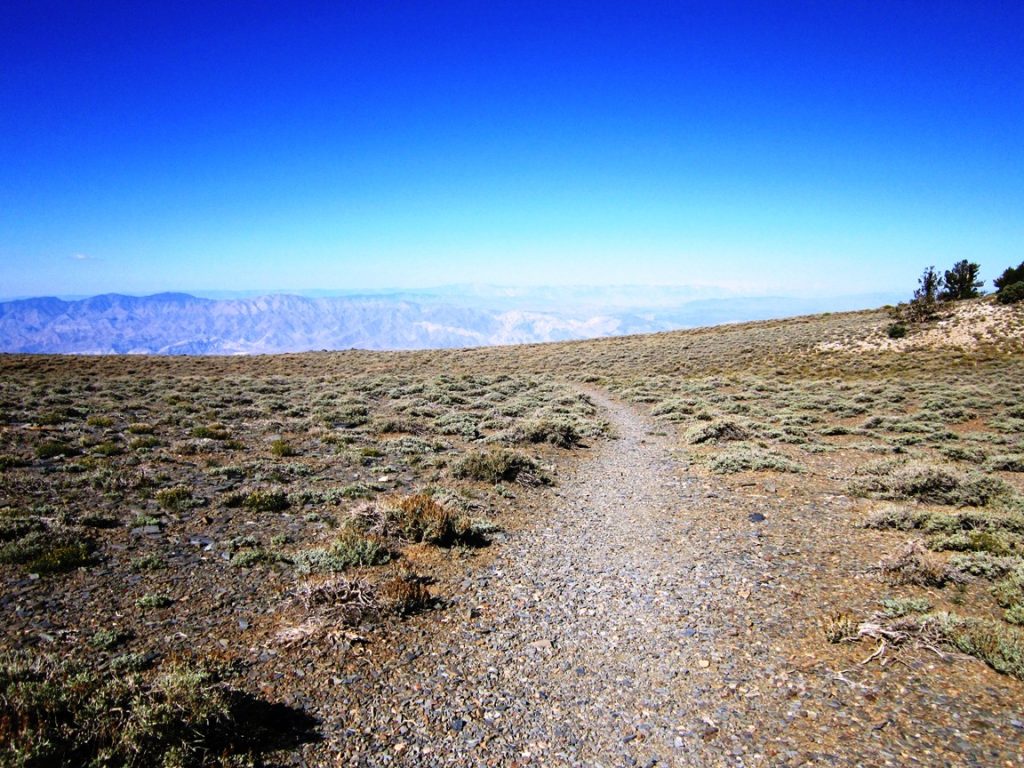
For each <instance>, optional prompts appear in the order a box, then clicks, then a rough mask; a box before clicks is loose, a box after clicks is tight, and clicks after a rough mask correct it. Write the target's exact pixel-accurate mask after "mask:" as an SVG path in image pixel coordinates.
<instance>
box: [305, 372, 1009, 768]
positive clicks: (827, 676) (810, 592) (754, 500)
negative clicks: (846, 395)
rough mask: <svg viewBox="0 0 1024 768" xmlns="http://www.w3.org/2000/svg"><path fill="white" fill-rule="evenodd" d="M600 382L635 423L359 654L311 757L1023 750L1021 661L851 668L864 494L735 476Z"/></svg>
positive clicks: (682, 757) (772, 756)
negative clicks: (789, 492) (828, 492)
mask: <svg viewBox="0 0 1024 768" xmlns="http://www.w3.org/2000/svg"><path fill="white" fill-rule="evenodd" d="M590 394H591V396H592V397H593V398H594V399H595V402H597V403H598V404H599V405H600V406H601V407H602V408H603V409H605V411H606V413H607V416H608V418H609V419H610V421H611V422H612V424H613V427H614V430H615V432H616V433H617V439H615V440H610V441H607V442H605V443H604V444H602V445H600V446H598V447H596V448H595V449H594V450H593V453H592V454H591V455H590V456H589V457H587V458H585V459H584V460H582V461H580V462H578V463H577V465H576V467H575V469H573V470H571V471H569V472H567V473H565V474H563V475H562V476H561V477H560V478H559V482H558V485H557V486H556V487H555V488H554V489H551V490H550V491H548V494H549V498H548V499H547V500H546V502H545V503H544V504H543V505H541V506H542V507H543V508H542V509H541V510H539V511H538V512H537V516H536V518H535V519H534V520H533V521H532V522H531V523H530V524H528V525H526V526H524V527H523V528H522V529H521V530H518V531H515V532H514V533H513V534H511V535H510V536H508V537H507V540H505V541H503V542H502V543H501V544H500V546H499V547H498V549H497V552H496V555H495V556H494V558H493V560H492V561H491V563H490V565H488V566H486V567H484V568H482V569H479V570H477V571H475V572H474V573H473V575H471V576H469V577H468V578H467V579H466V581H465V582H464V583H462V584H461V585H459V588H458V589H457V590H455V591H454V592H453V593H452V594H450V595H447V596H446V597H447V599H448V601H449V603H450V607H449V609H448V610H447V611H444V612H442V614H440V617H441V618H440V619H439V618H438V614H436V613H435V614H426V615H423V616H419V617H415V618H413V619H410V620H408V621H406V622H404V623H402V624H400V625H399V626H397V627H395V628H394V629H393V630H392V634H391V635H390V636H388V637H386V638H382V639H381V640H380V642H379V643H375V644H374V645H375V646H377V647H378V648H380V649H381V651H380V652H377V651H374V652H373V655H372V656H371V657H369V658H365V659H364V660H359V659H358V658H357V659H352V658H349V660H348V661H347V662H346V663H345V665H344V668H343V669H339V680H338V682H339V683H340V684H339V685H338V687H337V688H336V689H335V690H337V691H338V698H337V699H336V700H335V704H333V705H332V707H330V708H328V709H326V710H324V711H321V712H319V713H318V715H319V716H320V717H321V718H322V720H323V731H324V734H325V737H326V742H325V744H324V745H321V746H320V747H319V748H318V749H317V750H316V752H315V753H313V752H311V753H310V754H309V755H308V758H309V762H310V763H311V764H320V763H324V762H325V760H324V756H323V752H322V751H321V750H323V749H324V748H325V747H326V748H327V749H328V750H329V751H330V752H331V753H333V754H332V756H331V757H330V759H329V760H327V761H326V762H325V764H338V765H358V766H385V765H416V766H420V765H423V766H447V765H458V766H492V765H495V766H496V765H500V766H518V765H551V766H577V765H579V766H607V767H609V768H610V767H611V766H653V765H661V766H666V765H669V766H677V765H678V766H718V765H731V766H748V765H793V766H796V765H851V766H852V765H1008V766H1009V765H1019V764H1020V763H1019V762H1018V761H1019V760H1020V755H1021V747H1022V746H1024V723H1021V722H1020V721H1019V718H1018V716H1017V715H1016V714H1015V712H1016V710H1015V709H1014V708H1013V707H1010V708H1007V699H1006V696H1007V692H1008V691H1009V692H1010V694H1011V695H1014V694H1013V691H1015V690H1017V689H1018V688H1019V683H1017V682H1016V681H1008V680H1007V679H1006V678H1002V677H1001V676H996V675H994V673H991V672H990V671H989V670H987V669H985V668H983V667H981V665H977V670H980V671H978V674H980V675H982V680H983V682H987V683H988V684H987V685H979V686H972V687H971V688H970V689H968V690H966V691H965V690H959V689H957V688H956V682H957V677H956V676H955V675H950V674H949V673H948V672H940V673H939V674H938V675H935V674H934V670H935V668H936V665H940V666H943V667H947V666H948V664H950V663H951V662H950V660H949V659H946V660H936V659H935V657H934V656H929V657H927V658H926V659H925V660H921V659H914V658H911V659H910V660H909V663H903V664H900V665H893V666H892V667H891V669H892V671H882V670H881V669H880V668H879V667H878V665H875V666H873V667H870V668H869V667H855V668H854V669H853V671H851V670H850V669H849V664H847V665H846V668H844V666H842V665H843V664H845V662H844V661H842V659H841V658H840V659H837V656H839V657H841V656H842V654H843V650H842V649H837V648H836V647H834V646H833V647H829V646H827V645H826V644H825V643H824V641H823V639H822V636H821V632H820V629H819V628H818V625H817V622H818V621H819V620H820V618H821V616H822V612H823V611H825V610H828V603H829V601H830V600H835V601H837V602H839V603H843V602H848V601H849V600H850V599H851V597H850V595H851V594H856V590H857V589H858V587H857V581H858V579H864V578H868V577H867V576H865V574H864V568H863V565H862V564H861V563H854V562H847V561H846V560H844V559H843V558H842V557H840V556H839V555H840V553H841V552H842V550H843V546H844V543H845V541H846V540H847V538H848V537H849V535H850V533H849V532H850V529H851V523H850V514H849V504H850V501H849V500H847V499H845V497H823V496H821V494H818V493H815V492H813V491H811V490H809V491H808V492H807V494H806V496H805V497H803V498H799V497H796V496H790V497H787V498H781V497H778V496H773V495H772V494H773V493H774V489H773V486H772V483H771V480H770V479H769V481H767V488H764V487H761V486H758V487H757V488H755V489H751V490H750V492H746V491H745V492H744V493H742V494H740V493H733V492H730V491H729V490H728V489H726V488H725V487H723V486H722V485H720V484H718V483H715V482H714V481H712V480H709V479H701V478H699V477H696V476H693V475H690V474H689V473H688V472H687V469H686V465H685V461H682V460H679V459H676V458H674V457H673V455H674V454H673V452H674V445H673V443H672V441H671V439H670V438H668V437H666V436H662V435H661V434H659V433H658V432H657V427H656V426H655V424H654V423H653V422H651V421H650V420H648V419H647V418H646V417H644V416H642V415H641V414H639V413H638V412H637V411H636V410H634V409H632V408H630V407H628V406H626V405H623V404H621V403H618V402H616V401H614V400H612V399H610V398H609V397H607V396H605V395H603V394H601V393H600V392H592V393H590ZM755 491H756V492H755ZM823 574H824V577H823ZM839 583H843V584H846V585H847V587H846V589H847V594H843V595H832V594H831V592H830V591H831V590H833V589H834V585H836V584H839ZM381 652H383V653H387V654H388V659H386V660H384V659H382V658H381V656H380V655H379V653H381ZM869 652H870V649H869V648H868V649H863V650H862V649H859V648H857V649H850V650H849V652H848V654H847V658H848V659H852V658H854V657H857V658H861V657H863V656H864V655H866V654H867V653H869ZM971 663H974V662H971ZM850 664H853V665H855V662H850ZM947 681H951V682H947ZM1007 686H1009V688H1007ZM1010 689H1012V690H1010ZM908 691H913V693H912V694H911V693H908ZM1015 718H1017V719H1015Z"/></svg>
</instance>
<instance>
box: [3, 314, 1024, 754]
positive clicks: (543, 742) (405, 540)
mask: <svg viewBox="0 0 1024 768" xmlns="http://www.w3.org/2000/svg"><path fill="white" fill-rule="evenodd" d="M888 322H889V321H888V317H887V315H886V314H885V313H884V312H863V313H850V314H842V315H827V316H816V317H811V318H796V319H793V320H786V321H773V322H767V323H752V324H743V325H736V326H725V327H720V328H714V329H701V330H698V331H687V332H678V333H668V334H658V335H654V336H645V337H626V338H619V339H607V340H600V341H594V342H585V343H566V344H550V345H540V346H533V347H509V348H499V349H480V350H463V351H451V352H424V353H385V354H374V353H361V352H345V353H314V354H306V355H286V356H273V357H258V358H186V359H179V358H175V359H169V358H163V359H153V358H55V357H28V356H6V357H3V358H0V472H2V474H0V481H2V485H0V508H2V510H0V561H2V563H0V578H2V579H3V583H4V586H3V593H2V597H0V610H2V611H3V614H4V616H3V620H4V629H3V634H2V640H0V644H2V646H3V648H4V649H6V650H7V651H8V652H9V653H8V656H7V657H6V661H5V665H6V666H5V667H4V670H3V675H2V676H0V684H3V685H4V686H6V687H7V694H6V699H5V700H6V701H7V704H6V705H5V706H7V707H8V709H7V710H5V716H4V717H0V731H3V734H4V735H5V737H6V740H7V742H8V745H9V749H8V751H7V752H5V753H3V755H2V756H0V759H2V760H4V761H7V762H10V763H12V764H33V763H32V761H31V760H30V759H29V757H28V756H29V755H31V754H34V755H36V757H37V758H38V759H37V762H36V763H35V764H52V763H53V761H54V760H56V759H59V755H60V753H61V750H63V751H64V753H65V755H67V753H68V750H70V749H72V748H76V749H79V750H80V751H79V752H77V753H75V756H74V757H73V758H67V757H66V758H65V759H66V761H67V762H69V764H74V762H75V760H78V761H81V755H82V754H85V752H84V751H81V750H86V751H87V750H88V749H91V748H92V747H93V746H95V744H104V745H106V748H108V749H114V748H115V747H112V746H110V744H111V741H112V737H111V736H110V733H109V732H104V733H101V734H98V735H94V736H92V735H91V736H90V738H92V739H93V740H92V741H91V742H89V744H86V745H85V746H83V745H82V744H81V743H79V742H81V741H83V739H79V742H76V741H75V738H76V737H75V735H74V732H75V729H76V728H79V729H80V730H81V728H80V726H79V725H78V724H76V722H74V721H72V722H65V721H61V722H59V723H57V725H54V722H55V721H56V720H59V719H60V717H63V716H64V714H61V713H62V712H64V710H62V709H61V707H65V708H67V707H68V706H69V701H70V700H68V699H67V697H65V698H61V696H60V695H58V694H55V693H53V691H52V690H50V689H46V691H47V693H46V696H49V697H50V698H49V699H47V698H45V697H44V696H42V695H41V694H39V690H41V689H38V688H32V686H37V685H38V684H40V682H41V681H45V680H46V679H49V680H50V681H57V682H58V687H59V682H60V681H61V680H64V681H65V682H66V680H67V679H69V675H70V672H68V671H67V667H66V666H62V665H67V664H75V665H79V668H80V669H79V673H80V674H89V673H91V674H93V676H94V678H96V679H98V680H100V681H103V680H109V679H110V678H111V677H112V674H111V673H112V672H116V674H115V675H114V676H117V675H120V676H128V679H130V681H131V683H132V685H134V686H136V688H135V689H133V690H131V691H127V692H126V691H122V690H119V691H111V690H107V689H105V688H102V685H100V687H99V688H98V689H97V691H98V692H97V693H96V699H95V701H94V702H93V703H94V704H95V702H107V703H109V701H120V700H121V699H118V698H117V697H118V696H121V697H122V699H123V698H124V697H126V696H127V697H128V700H131V701H135V702H136V704H135V707H134V709H135V710H137V711H142V710H143V709H144V708H143V707H142V706H141V705H140V704H139V703H138V702H139V701H140V700H142V699H139V698H138V697H139V696H142V697H143V699H144V700H145V702H147V706H150V705H151V707H150V709H149V710H146V712H147V713H151V712H152V711H162V710H159V708H158V705H161V706H162V705H163V704H165V703H166V700H167V699H169V698H173V697H169V696H168V695H167V691H174V690H178V689H176V688H172V687H170V686H171V683H170V682H168V680H171V681H172V682H173V683H174V684H175V685H179V684H180V675H179V677H175V678H169V677H168V675H169V674H170V673H175V672H176V670H180V669H183V668H187V669H190V670H191V669H196V668H202V669H204V670H211V675H210V676H209V677H203V678H202V679H201V680H199V678H194V679H193V678H189V680H192V681H193V682H194V683H195V684H194V685H193V687H192V688H190V689H189V691H191V693H192V694H194V695H195V696H196V697H197V701H200V699H202V697H201V696H200V694H202V695H208V694H210V692H211V691H213V692H217V693H222V692H224V691H228V692H230V693H231V695H232V696H234V697H235V698H234V699H231V700H230V701H229V702H227V703H226V704H223V706H222V707H221V708H220V709H218V710H217V711H216V713H215V714H213V715H211V714H210V712H209V711H207V710H203V709H202V707H201V706H199V704H197V705H196V712H195V713H193V714H196V716H197V718H198V720H197V723H198V724H197V729H196V730H197V731H199V732H202V733H201V736H202V738H199V737H195V736H194V734H192V735H191V736H190V737H189V738H190V739H191V741H190V742H189V746H188V748H187V749H185V750H184V751H180V750H179V752H178V753H175V754H172V755H170V756H168V755H166V754H164V752H162V751H161V750H163V746H162V744H164V742H161V741H160V740H159V739H156V740H154V739H150V740H149V741H146V740H145V739H142V741H139V742H132V743H130V744H129V743H124V744H120V746H119V747H117V748H120V749H123V750H125V752H124V753H123V754H128V755H130V756H132V755H133V756H134V757H132V758H131V759H134V760H136V762H137V764H147V762H146V761H149V762H150V763H154V762H156V761H157V759H158V758H159V759H165V758H166V763H167V764H174V763H175V761H177V762H178V764H191V763H196V762H201V761H203V760H206V761H208V762H217V761H220V760H221V759H222V758H221V755H222V754H225V753H227V754H229V755H231V754H233V755H234V756H235V757H233V758H230V759H232V760H236V761H237V760H238V759H241V758H242V757H244V759H246V760H253V761H256V762H260V761H265V762H269V763H271V764H276V763H281V764H297V763H299V762H301V761H305V762H306V763H307V764H318V765H319V764H334V763H335V762H340V763H341V764H365V765H385V764H393V763H395V762H398V763H405V764H410V765H419V764H447V763H451V764H513V763H514V762H518V763H522V764H550V765H569V764H587V765H591V764H597V763H601V764H606V765H622V764H634V763H636V764H643V763H650V761H651V760H657V761H658V762H659V763H660V764H669V765H691V764H692V765H703V764H708V765H717V764H723V765H753V764H766V765H802V764H818V763H820V764H829V765H872V764H877V765H885V764H892V765H905V764H914V763H916V764H922V765H947V764H948V765H961V764H974V765H997V764H998V765H1015V764H1019V763H1020V754H1021V753H1022V746H1024V718H1022V716H1021V714H1020V712H1021V703H1022V702H1024V683H1022V682H1021V680H1020V678H1021V677H1024V674H1022V670H1024V641H1022V639H1021V630H1020V628H1019V625H1020V624H1021V623H1024V543H1022V537H1024V522H1022V519H1024V507H1022V504H1021V495H1022V494H1024V483H1022V482H1021V478H1022V475H1021V472H1022V471H1024V406H1022V403H1024V397H1022V395H1024V358H1022V354H1021V353H1022V351H1024V333H1022V311H1021V309H1020V308H1019V307H1017V308H1014V307H1000V306H995V305H991V304H988V303H986V302H973V303H966V304H964V305H961V306H960V307H958V308H957V309H956V311H954V312H952V313H950V315H949V316H948V317H946V318H944V319H943V320H941V321H940V322H942V323H945V325H944V326H941V327H939V326H936V327H934V328H930V329H922V330H921V331H919V332H918V333H916V334H911V336H910V337H908V339H905V340H901V341H900V342H898V343H891V342H890V340H889V339H887V337H886V336H885V327H886V326H887V324H888ZM944 340H946V341H948V343H944ZM965 340H966V341H965ZM610 437H611V438H612V439H609V438H610ZM615 438H617V439H615ZM549 482H550V483H552V484H551V485H548V484H547V483H549ZM866 524H870V526H871V527H866ZM915 540H919V541H920V544H917V545H911V544H908V542H912V541H915ZM488 544H489V546H486V545H488ZM830 640H831V641H832V642H830ZM12 654H13V655H12ZM876 654H877V655H876ZM967 654H969V655H967ZM869 657H872V658H871V660H870V661H868V662H867V663H863V662H864V661H865V659H868V658H869ZM81 669H84V670H86V672H84V673H83V672H81ZM26 670H29V671H28V672H26ZM48 670H49V672H50V674H49V677H47V674H48V672H47V671H48ZM579 670H582V671H579ZM995 670H999V671H995ZM196 680H199V682H195V681H196ZM190 684H191V683H190ZM97 685H99V684H97ZM417 686H418V687H417ZM91 690H92V689H90V691H91ZM12 692H13V693H12ZM140 692H141V693H140ZM76 695H79V694H78V693H76ZM83 695H84V694H83ZM90 695H91V693H90ZM133 695H134V696H136V698H135V699H132V698H131V697H132V696H133ZM33 697H34V698H33ZM146 697H149V698H146ZM190 700H191V699H190ZM41 701H43V702H44V703H46V705H47V706H48V707H49V709H47V708H46V706H44V707H42V708H41V709H40V706H41V705H40V702H41ZM75 701H77V700H75ZM90 701H92V699H90ZM154 701H155V702H156V703H155V704H153V702H154ZM239 701H242V702H244V704H245V706H238V702H239ZM54 702H56V703H54ZM203 702H205V699H202V700H201V701H200V704H202V703H203ZM72 703H73V702H72ZM222 703H223V702H222ZM257 704H258V705H259V706H257ZM33 706H34V707H36V708H35V709H32V710H31V711H32V713H33V714H32V715H31V716H30V717H24V716H21V717H20V719H19V716H18V715H17V714H16V715H15V716H14V717H13V718H12V717H11V716H10V713H11V712H15V713H17V712H18V711H19V710H18V707H21V710H20V711H21V713H22V715H24V712H25V711H26V709H27V708H31V707H33ZM261 707H262V708H261ZM127 709H129V710H131V709H132V707H128V708H127ZM413 710H415V711H416V712H418V713H419V714H416V715H414V714H411V712H412V711H413ZM40 712H49V713H50V714H49V715H45V716H44V715H41V714H39V713H40ZM54 713H56V714H54ZM65 714H66V713H65ZM187 714H188V713H186V715H187ZM119 717H121V720H118V721H117V722H116V723H114V725H116V726H118V728H119V729H120V731H122V732H127V731H128V730H130V729H128V728H125V724H126V722H128V724H129V725H133V726H137V725H138V723H136V722H134V721H131V716H130V713H129V714H122V715H120V716H119ZM47 718H49V719H47ZM204 718H205V719H204ZM65 720H66V718H65ZM151 720H153V718H150V720H147V721H146V722H147V723H150V722H151ZM129 721H130V722H129ZM214 721H216V723H217V724H218V727H217V728H212V729H211V728H208V727H207V726H208V725H209V723H211V722H214ZM204 724H205V725H204ZM268 724H269V725H282V724H283V725H287V726H288V727H287V728H274V727H267V726H268ZM58 725H59V726H60V728H57V726H58ZM199 726H203V727H199ZM229 726H230V727H229ZM45 727H53V728H56V730H54V731H53V732H52V733H51V736H52V735H53V734H54V733H60V734H63V736H61V738H63V739H64V741H58V743H57V744H56V746H53V747H52V748H50V752H49V753H46V749H47V747H46V746H45V745H40V744H32V743H29V742H30V739H29V736H30V735H31V734H32V733H33V732H34V731H33V728H36V729H37V730H38V729H43V728H45ZM61 728H62V729H63V730H61ZM204 728H205V729H206V730H204ZM232 729H234V731H235V732H236V733H234V734H232V732H231V731H232ZM115 730H116V729H115ZM141 730H142V731H144V730H145V729H144V728H142V729H141ZM207 731H209V732H210V733H208V734H207ZM225 731H226V733H225ZM244 731H249V732H253V733H258V734H259V738H241V737H239V736H238V732H244ZM68 732H71V733H72V735H70V736H68V735H67V734H68ZM133 733H134V732H133ZM171 736H174V734H173V733H171ZM175 737H176V736H175ZM140 738H142V737H140ZM168 738H170V736H169V737H168ZM18 739H21V741H18ZM204 739H205V740H204ZM140 743H142V744H144V746H145V750H148V752H147V751H140V750H142V747H139V744H140ZM76 744H77V746H74V745H76ZM115 746H116V745H115ZM33 749H34V750H35V752H32V750H33ZM133 750H134V751H133ZM154 755H156V756H157V757H153V756H154ZM40 756H41V757H40ZM120 759H121V760H122V761H124V760H125V759H126V758H124V757H123V756H122V758H120ZM225 759H228V758H225ZM46 760H49V761H50V763H47V762H46ZM19 761H20V762H19Z"/></svg>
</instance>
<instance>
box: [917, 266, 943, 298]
mask: <svg viewBox="0 0 1024 768" xmlns="http://www.w3.org/2000/svg"><path fill="white" fill-rule="evenodd" d="M941 288H942V278H941V277H939V273H938V272H936V271H935V267H928V268H927V269H925V271H924V272H922V273H921V276H920V277H919V278H917V290H916V291H914V301H915V302H917V303H919V304H929V305H930V304H934V303H935V299H937V298H938V296H939V290H940V289H941Z"/></svg>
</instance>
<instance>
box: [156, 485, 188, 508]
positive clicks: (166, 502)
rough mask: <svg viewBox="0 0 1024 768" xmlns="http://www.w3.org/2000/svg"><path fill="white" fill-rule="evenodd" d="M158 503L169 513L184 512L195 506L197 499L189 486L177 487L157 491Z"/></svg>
mask: <svg viewBox="0 0 1024 768" xmlns="http://www.w3.org/2000/svg"><path fill="white" fill-rule="evenodd" d="M156 503H157V504H159V505H160V506H161V507H163V508H164V509H166V510H167V511H168V512H184V511H186V510H188V509H191V508H192V507H193V506H195V497H193V495H192V489H191V488H189V487H188V486H187V485H176V486H174V487H173V488H162V489H160V490H159V491H157V492H156Z"/></svg>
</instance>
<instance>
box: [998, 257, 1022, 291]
mask: <svg viewBox="0 0 1024 768" xmlns="http://www.w3.org/2000/svg"><path fill="white" fill-rule="evenodd" d="M1014 283H1024V261H1022V262H1021V263H1020V264H1019V265H1018V266H1016V267H1007V268H1006V271H1005V272H1003V274H1001V275H1000V276H999V277H997V278H996V279H995V280H993V281H992V284H993V285H994V286H995V287H996V290H997V291H1001V290H1003V288H1006V287H1008V286H1011V285H1013V284H1014Z"/></svg>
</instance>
